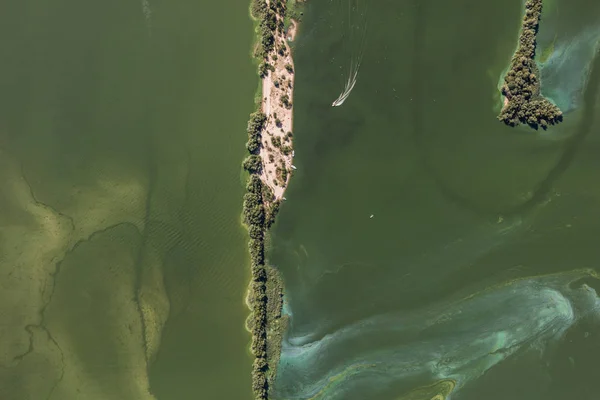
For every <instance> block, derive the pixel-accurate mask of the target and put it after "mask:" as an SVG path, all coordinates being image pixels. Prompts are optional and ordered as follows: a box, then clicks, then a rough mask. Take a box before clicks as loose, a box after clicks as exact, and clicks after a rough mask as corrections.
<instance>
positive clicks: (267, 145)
mask: <svg viewBox="0 0 600 400" xmlns="http://www.w3.org/2000/svg"><path fill="white" fill-rule="evenodd" d="M296 32H297V23H296V21H292V22H291V25H290V27H289V29H288V31H287V32H286V33H284V34H277V35H276V40H275V42H276V47H275V50H274V51H273V52H272V54H270V55H269V62H270V63H271V64H273V66H274V67H275V71H274V72H270V71H269V72H268V75H267V76H265V77H264V78H263V82H262V98H263V101H262V112H263V113H264V114H265V115H266V116H267V121H266V123H265V127H264V128H263V131H262V148H261V149H260V156H261V158H262V161H263V172H262V173H261V175H260V177H261V179H262V181H263V182H264V183H265V184H266V185H268V186H269V187H270V188H271V189H272V190H273V193H274V195H275V200H281V199H282V198H283V194H284V192H285V189H286V187H287V185H288V183H289V181H290V175H291V171H292V160H293V152H291V153H290V154H287V155H285V154H283V152H282V151H281V149H279V148H277V147H275V146H273V144H272V139H273V138H274V137H279V138H280V140H281V143H282V146H289V147H292V140H293V139H292V138H289V139H286V137H287V133H288V132H293V131H292V114H293V92H294V90H293V88H294V73H295V70H294V72H292V73H289V72H288V71H287V70H286V69H285V66H286V65H287V64H290V65H291V66H292V68H294V61H293V60H292V54H291V50H290V46H289V44H288V41H293V40H294V38H295V36H296ZM281 42H284V43H285V44H284V46H285V55H284V56H281V55H279V54H277V49H278V48H279V46H280V44H281ZM274 54H277V60H276V61H273V58H272V56H273V55H274ZM276 80H279V81H280V85H279V88H277V87H276V86H275V83H274V82H275V81H276ZM288 83H289V84H288ZM284 94H286V95H287V96H288V97H289V101H290V103H292V107H291V108H289V109H287V108H285V107H284V106H283V105H282V104H281V100H280V98H281V96H282V95H284ZM275 114H277V118H279V120H280V121H281V126H280V127H278V126H277V125H276V123H275V121H276V118H275ZM271 156H272V158H273V161H271ZM282 161H283V163H284V165H285V169H286V170H287V171H288V173H287V179H286V181H285V182H283V185H282V182H280V179H278V178H279V177H278V176H277V175H278V174H277V167H278V166H281V162H282ZM276 181H278V182H276Z"/></svg>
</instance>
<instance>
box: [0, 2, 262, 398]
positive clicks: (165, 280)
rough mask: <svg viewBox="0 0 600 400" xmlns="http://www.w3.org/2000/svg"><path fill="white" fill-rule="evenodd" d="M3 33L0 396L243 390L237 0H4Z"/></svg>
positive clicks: (244, 267)
mask: <svg viewBox="0 0 600 400" xmlns="http://www.w3.org/2000/svg"><path fill="white" fill-rule="evenodd" d="M0 31H1V34H0V38H1V39H0V52H1V54H2V59H3V62H2V63H1V64H0V183H1V185H2V192H1V194H0V285H1V290H0V398H2V399H11V400H25V399H36V400H37V399H51V400H69V399H86V400H87V399H90V400H93V399H99V400H100V399H102V400H107V399H117V400H121V399H128V400H136V399H152V398H155V399H166V400H171V399H177V400H185V399H197V398H207V399H250V398H252V393H251V389H250V386H251V385H250V371H251V362H252V359H251V357H250V355H249V352H248V347H249V342H250V336H249V334H248V333H247V331H246V330H245V328H244V322H245V319H246V317H247V315H248V310H247V308H246V306H245V304H244V296H245V291H246V287H247V283H248V280H249V270H248V262H249V261H248V256H247V248H246V243H247V235H246V232H245V230H244V229H243V227H242V226H241V224H240V212H241V197H242V195H243V184H242V183H243V182H242V175H241V169H240V163H241V160H242V158H243V157H244V155H245V149H244V143H245V141H246V133H245V127H246V122H247V118H248V114H249V113H250V112H252V111H253V108H254V104H253V97H254V93H255V90H256V86H257V78H256V72H255V66H254V65H253V64H252V61H251V59H250V50H251V43H252V40H253V27H252V22H251V21H250V19H249V18H248V2H247V1H245V0H231V1H219V2H193V1H187V0H177V1H175V2H164V1H156V0H147V1H146V0H136V1H129V2H122V1H112V0H110V1H104V2H92V1H83V2H82V1H72V0H58V1H53V2H43V1H35V0H25V1H9V2H7V3H6V4H5V6H4V8H3V12H2V15H1V16H0Z"/></svg>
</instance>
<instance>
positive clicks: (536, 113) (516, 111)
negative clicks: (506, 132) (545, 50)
mask: <svg viewBox="0 0 600 400" xmlns="http://www.w3.org/2000/svg"><path fill="white" fill-rule="evenodd" d="M541 15H542V0H527V1H526V3H525V16H524V17H523V24H522V29H521V34H520V37H519V45H518V47H517V51H516V52H515V54H514V55H513V58H512V61H511V65H510V70H509V71H508V73H507V74H506V76H505V77H504V85H502V94H503V95H504V96H505V99H504V106H503V107H502V111H501V112H500V115H499V116H498V119H499V120H500V121H503V122H504V123H506V124H507V125H510V126H516V125H519V124H520V123H523V124H528V125H529V126H531V127H533V128H536V129H537V128H538V126H541V127H542V128H543V129H546V128H547V127H548V125H552V124H555V123H558V122H560V121H562V112H561V111H560V109H559V108H558V107H557V106H556V105H554V104H552V103H551V102H550V101H549V100H548V99H546V98H544V97H543V96H542V94H541V90H540V77H539V70H538V67H537V64H536V62H535V59H534V58H535V48H536V36H537V32H538V29H539V24H540V18H541Z"/></svg>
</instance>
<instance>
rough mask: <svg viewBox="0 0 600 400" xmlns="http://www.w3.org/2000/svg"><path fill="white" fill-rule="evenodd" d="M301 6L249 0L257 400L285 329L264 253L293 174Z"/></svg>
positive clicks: (249, 209)
mask: <svg viewBox="0 0 600 400" xmlns="http://www.w3.org/2000/svg"><path fill="white" fill-rule="evenodd" d="M301 4H302V3H301V2H300V1H299V0H252V3H251V10H250V13H251V16H252V18H253V19H254V20H255V22H256V32H257V37H258V40H257V43H256V45H255V48H254V52H253V53H254V57H255V58H256V60H257V61H258V64H259V66H258V74H259V76H260V79H261V90H260V94H261V96H260V100H259V101H257V110H256V111H255V112H254V113H252V114H251V115H250V119H249V121H248V127H247V133H248V142H247V143H246V148H247V150H248V153H249V155H248V156H247V157H246V159H245V160H244V162H243V163H242V166H243V168H244V169H245V170H246V171H247V172H248V173H249V176H248V182H247V185H246V193H245V194H244V199H243V222H244V225H245V226H246V228H247V229H248V233H249V236H250V241H249V243H248V247H249V251H250V263H251V275H252V278H251V282H250V287H249V289H248V295H247V304H248V306H249V308H250V310H251V314H250V316H249V317H248V320H247V323H246V325H247V328H248V330H249V331H250V332H251V335H252V341H251V345H250V350H251V352H252V354H253V355H254V357H255V358H254V363H253V368H252V390H253V392H254V396H255V398H256V399H257V400H265V399H268V397H269V387H270V385H271V384H272V382H273V380H274V378H275V374H276V367H277V364H278V362H279V356H280V353H281V341H282V338H283V333H284V332H285V329H286V325H287V319H286V317H285V316H284V315H283V314H282V308H283V282H282V279H281V277H280V275H279V272H278V271H277V270H276V269H275V268H273V267H271V266H269V265H268V263H267V260H266V258H265V253H266V241H267V237H268V231H269V228H270V227H271V226H272V225H273V223H274V221H275V216H276V215H277V212H278V210H279V206H280V204H281V201H282V200H284V197H283V194H284V192H285V189H286V188H287V185H288V183H289V179H290V177H291V174H292V159H293V156H294V151H293V147H292V138H293V134H292V116H293V115H292V113H293V102H292V99H293V88H294V63H293V59H292V53H291V48H290V45H289V42H291V41H293V40H294V37H295V34H296V29H297V24H298V21H299V16H300V15H301V13H300V11H299V7H300V6H301Z"/></svg>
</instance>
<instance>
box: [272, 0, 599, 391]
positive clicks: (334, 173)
mask: <svg viewBox="0 0 600 400" xmlns="http://www.w3.org/2000/svg"><path fill="white" fill-rule="evenodd" d="M348 3H349V2H345V1H332V2H309V4H308V5H307V7H306V9H305V15H304V20H303V23H302V26H301V30H300V34H299V39H298V41H297V43H296V44H295V65H296V71H297V76H296V89H295V93H294V104H295V108H294V112H295V115H294V118H295V119H294V128H295V130H294V136H295V151H296V157H295V159H294V164H295V165H296V167H297V170H296V171H295V173H294V176H293V179H292V183H291V185H290V187H289V189H288V192H287V193H286V197H287V199H288V200H287V201H286V202H284V204H283V206H282V209H281V212H280V214H279V216H278V221H277V224H276V227H275V229H274V232H273V235H272V236H273V237H272V248H271V253H270V260H271V262H272V263H273V264H274V265H276V266H277V267H278V268H279V269H280V270H281V271H282V272H283V274H284V278H285V285H286V311H287V312H288V313H289V314H290V315H291V325H290V329H289V330H288V332H287V340H286V341H285V342H284V350H283V355H282V361H281V363H280V366H279V370H278V378H277V382H276V385H275V386H276V390H275V396H274V397H275V398H277V399H306V398H315V399H328V400H330V399H344V400H348V399H349V400H353V399H364V398H369V399H374V400H379V399H381V400H384V399H389V400H392V399H404V400H407V399H411V400H429V399H432V398H433V397H434V396H435V395H436V394H439V395H445V394H447V392H444V391H443V390H441V389H439V388H441V387H446V386H444V385H445V384H444V382H451V385H450V386H452V385H454V386H455V387H454V390H450V392H452V399H453V400H455V399H473V400H475V399H483V398H485V399H507V398H510V399H528V400H529V399H546V400H547V399H556V400H559V399H567V398H580V399H595V398H597V396H598V395H597V390H596V389H595V383H594V378H593V377H594V376H597V375H598V373H599V372H600V370H599V368H598V363H597V361H596V355H597V354H598V349H599V348H600V339H599V336H598V335H599V333H600V331H599V329H598V322H599V321H600V319H599V318H598V315H599V314H598V311H599V310H600V309H599V308H598V307H599V306H598V304H599V303H598V300H597V296H596V293H595V292H594V288H596V289H599V288H600V285H599V284H598V279H597V278H595V274H596V272H595V268H596V267H597V265H598V261H599V260H600V253H599V251H598V246H597V238H598V235H599V234H600V222H599V221H600V219H599V218H600V213H599V211H598V207H597V205H598V201H599V199H600V192H599V191H598V189H597V187H598V185H597V184H596V183H595V182H596V180H597V174H598V168H599V167H600V164H599V163H598V157H597V149H598V145H599V143H600V141H599V140H600V136H599V135H598V132H600V118H599V117H598V115H600V114H599V113H598V110H599V106H600V103H598V97H599V90H600V86H599V85H600V66H599V65H600V61H598V58H594V52H593V51H591V50H590V49H592V48H594V46H596V44H597V40H598V38H599V37H600V36H599V35H597V32H598V29H599V28H600V8H599V7H598V5H597V4H596V3H594V2H591V1H583V0H582V1H577V2H571V3H568V2H566V1H556V2H554V3H555V6H556V8H553V9H549V10H548V11H547V12H546V11H545V13H546V14H545V18H546V17H547V20H548V21H549V22H548V23H547V24H546V25H544V20H543V21H542V28H541V30H540V34H541V35H542V34H543V35H544V36H543V41H544V45H545V46H548V44H547V43H549V42H551V40H548V39H547V38H548V37H557V38H558V39H557V41H556V43H557V45H556V51H557V57H556V60H558V61H555V62H554V64H548V66H544V67H543V73H547V74H549V75H548V76H549V77H550V78H549V79H548V82H547V84H546V86H544V81H542V90H549V91H553V93H560V95H561V96H567V95H568V96H571V97H568V98H567V97H565V99H566V100H565V101H566V102H567V103H568V104H576V106H575V109H574V110H569V112H568V113H567V114H566V115H565V120H564V122H563V123H562V124H561V125H559V126H556V127H552V128H550V129H549V130H548V131H547V132H544V131H534V130H532V129H530V128H526V127H520V128H518V129H512V128H509V127H506V126H504V125H503V124H501V123H500V122H499V121H497V120H496V115H497V113H498V104H499V102H500V97H499V93H498V90H497V87H498V81H499V79H500V78H501V76H502V74H503V71H505V70H506V67H507V65H508V63H509V61H510V57H511V56H512V53H513V51H514V49H515V46H516V41H517V40H518V31H519V26H520V20H521V15H522V14H521V13H522V4H521V3H520V2H519V1H516V0H515V1H509V2H478V1H471V0H456V1H450V2H443V1H402V2H398V1H367V0H358V1H352V2H350V3H352V4H354V6H353V8H351V9H350V11H348V6H347V5H348ZM567 3H568V4H567ZM356 9H359V10H366V11H365V12H368V18H367V20H368V28H367V29H366V30H367V38H368V39H367V44H366V46H365V51H364V56H363V57H362V63H361V67H360V71H359V75H358V79H357V83H356V86H355V88H354V90H353V91H352V93H351V94H350V96H349V97H348V99H347V100H346V101H345V103H344V104H343V105H342V106H341V107H335V108H333V107H331V102H332V101H333V100H334V99H336V97H337V96H338V94H339V93H340V91H341V90H342V88H343V87H344V80H345V79H346V78H345V77H346V75H345V71H347V69H346V68H347V65H348V64H349V63H350V61H351V60H357V59H360V57H359V54H360V46H358V47H354V50H353V45H352V36H351V35H348V34H347V32H345V31H344V28H343V27H344V20H346V19H347V18H350V19H353V18H354V20H360V19H359V18H356V17H355V16H354V14H353V13H354V12H355V10H356ZM360 29H362V28H360ZM348 41H350V44H349V42H348ZM582 44H585V46H583V45H582ZM588 44H589V46H588ZM579 45H582V47H581V49H583V50H581V51H579V50H578V49H580V47H578V46H579ZM586 46H587V47H586ZM356 48H358V49H359V50H356ZM558 51H563V53H558ZM561 60H563V61H564V60H569V62H559V61H561ZM594 60H595V61H594ZM594 62H595V64H596V67H595V68H594V67H593V66H592V65H593V64H594ZM586 71H587V72H586ZM589 71H592V72H591V73H588V72H589ZM584 78H585V79H584ZM582 79H584V80H582ZM578 85H579V86H578ZM559 89H561V90H562V91H559ZM566 89H568V90H566ZM565 104H566V103H565ZM582 269H586V270H582ZM584 283H585V285H584ZM430 385H435V386H433V387H430ZM419 388H421V389H419ZM424 388H426V389H424ZM438 398H439V397H437V398H436V400H438Z"/></svg>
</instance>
